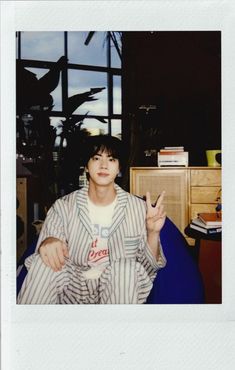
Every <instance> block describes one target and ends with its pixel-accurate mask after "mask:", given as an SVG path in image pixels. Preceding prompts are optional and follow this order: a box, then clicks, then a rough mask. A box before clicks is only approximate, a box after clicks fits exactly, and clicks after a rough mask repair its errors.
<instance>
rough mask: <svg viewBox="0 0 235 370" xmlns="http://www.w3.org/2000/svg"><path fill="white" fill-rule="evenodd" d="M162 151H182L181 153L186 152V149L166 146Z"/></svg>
mask: <svg viewBox="0 0 235 370" xmlns="http://www.w3.org/2000/svg"><path fill="white" fill-rule="evenodd" d="M162 150H180V151H184V147H183V146H165V147H164V149H162Z"/></svg>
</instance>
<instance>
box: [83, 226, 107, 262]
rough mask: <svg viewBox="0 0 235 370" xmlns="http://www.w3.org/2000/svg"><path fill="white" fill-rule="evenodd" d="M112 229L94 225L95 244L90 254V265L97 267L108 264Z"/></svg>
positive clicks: (93, 243)
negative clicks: (110, 231) (109, 238)
mask: <svg viewBox="0 0 235 370" xmlns="http://www.w3.org/2000/svg"><path fill="white" fill-rule="evenodd" d="M109 229H110V227H107V226H102V225H99V224H94V225H93V230H92V231H93V242H92V246H91V251H90V253H89V258H88V264H89V265H90V266H96V265H98V264H102V265H103V264H105V265H106V264H108V261H109V257H108V254H109V253H108V237H109Z"/></svg>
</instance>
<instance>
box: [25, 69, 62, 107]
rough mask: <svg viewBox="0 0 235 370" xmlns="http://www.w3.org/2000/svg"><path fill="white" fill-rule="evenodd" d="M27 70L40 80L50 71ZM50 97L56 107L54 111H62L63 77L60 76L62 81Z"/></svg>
mask: <svg viewBox="0 0 235 370" xmlns="http://www.w3.org/2000/svg"><path fill="white" fill-rule="evenodd" d="M25 69H27V70H28V71H30V72H33V73H35V74H36V77H37V79H38V80H39V79H40V78H41V77H42V76H44V75H45V74H46V73H47V72H48V71H49V69H45V68H29V67H28V68H25ZM50 95H51V96H52V98H53V105H54V107H53V109H52V110H53V111H55V110H59V111H61V110H62V92H61V75H60V79H59V83H58V85H57V87H56V88H55V90H54V91H52V92H51V93H50Z"/></svg>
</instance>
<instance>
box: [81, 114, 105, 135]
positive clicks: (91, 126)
mask: <svg viewBox="0 0 235 370" xmlns="http://www.w3.org/2000/svg"><path fill="white" fill-rule="evenodd" d="M81 129H87V130H88V131H89V132H90V133H91V134H92V135H99V134H103V135H104V134H107V133H108V123H102V122H100V121H98V120H97V119H94V118H85V119H84V123H83V124H82V126H81Z"/></svg>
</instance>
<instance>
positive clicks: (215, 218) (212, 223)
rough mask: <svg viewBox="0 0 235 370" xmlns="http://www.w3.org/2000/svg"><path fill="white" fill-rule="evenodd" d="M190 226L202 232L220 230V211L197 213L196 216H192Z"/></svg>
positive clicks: (210, 232) (208, 232) (218, 231)
mask: <svg viewBox="0 0 235 370" xmlns="http://www.w3.org/2000/svg"><path fill="white" fill-rule="evenodd" d="M190 227H191V228H192V229H195V230H198V231H201V232H202V233H204V234H207V235H209V234H216V233H221V232H222V216H221V213H220V212H215V213H199V214H198V217H197V218H194V219H193V220H192V221H191V223H190Z"/></svg>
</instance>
